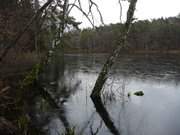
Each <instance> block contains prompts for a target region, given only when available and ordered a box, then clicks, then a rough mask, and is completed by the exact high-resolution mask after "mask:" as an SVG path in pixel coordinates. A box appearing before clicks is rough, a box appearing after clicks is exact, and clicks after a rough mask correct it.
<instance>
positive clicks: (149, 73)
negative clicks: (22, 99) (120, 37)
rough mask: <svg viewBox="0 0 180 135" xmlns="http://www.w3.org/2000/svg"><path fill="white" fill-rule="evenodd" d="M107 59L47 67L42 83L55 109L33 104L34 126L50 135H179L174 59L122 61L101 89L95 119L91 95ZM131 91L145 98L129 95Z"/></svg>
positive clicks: (77, 58)
mask: <svg viewBox="0 0 180 135" xmlns="http://www.w3.org/2000/svg"><path fill="white" fill-rule="evenodd" d="M106 58H107V56H106V55H101V54H97V55H66V56H65V58H64V61H62V60H61V59H56V60H54V61H53V62H52V64H51V66H50V67H49V68H48V69H47V72H46V74H44V75H42V76H43V78H44V79H43V80H42V82H43V86H44V87H45V88H46V90H47V91H49V93H50V95H51V96H52V99H53V100H54V101H55V102H56V103H57V105H58V108H57V107H56V108H53V107H52V106H49V105H48V103H47V102H46V101H45V100H42V99H40V98H39V99H37V104H36V109H37V108H38V111H36V117H37V120H38V122H37V123H39V125H41V126H43V130H44V131H46V133H47V134H49V135H59V134H62V133H63V132H65V131H66V130H67V129H68V128H74V129H75V131H76V133H77V134H78V135H79V134H80V135H91V134H92V133H94V134H95V133H97V134H98V135H111V134H112V133H113V132H112V128H114V129H115V130H117V131H118V133H114V134H121V135H180V117H179V115H180V83H179V82H180V59H179V56H174V55H173V56H172V55H169V56H152V55H135V56H134V55H131V56H127V55H126V56H121V57H120V58H119V59H118V61H117V63H116V64H115V65H114V67H113V69H112V72H111V73H110V74H109V79H108V80H107V83H106V85H105V86H104V88H103V93H102V103H103V104H102V105H104V109H105V110H103V108H102V109H100V111H102V112H99V113H98V112H97V111H98V109H97V108H95V105H94V104H93V102H92V100H91V98H90V94H91V91H92V89H93V86H94V83H95V81H96V78H97V75H98V73H99V71H100V69H101V68H102V65H103V63H104V62H105V59H106ZM135 91H143V92H144V96H142V97H138V96H135V95H133V92H135ZM128 93H131V96H130V97H128V96H127V94H128ZM105 111H107V112H106V113H103V112H105ZM101 113H102V115H103V116H104V118H102V115H101ZM106 115H108V116H106ZM108 118H109V121H110V122H111V124H109V127H107V126H108V125H107V124H105V123H106V122H105V121H108ZM104 120H105V121H104ZM112 126H113V127H112Z"/></svg>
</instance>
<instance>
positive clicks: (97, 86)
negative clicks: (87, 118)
mask: <svg viewBox="0 0 180 135" xmlns="http://www.w3.org/2000/svg"><path fill="white" fill-rule="evenodd" d="M136 3H137V0H131V2H130V5H129V9H128V12H127V20H126V23H125V25H124V33H123V36H122V37H121V38H120V41H119V43H118V46H117V48H116V49H115V50H114V52H113V53H112V55H111V56H110V57H109V58H108V59H107V61H106V63H105V64H104V66H103V68H102V70H101V72H100V73H99V76H98V78H97V80H96V83H95V86H94V88H93V91H92V93H91V97H99V96H100V94H101V90H102V87H103V85H104V83H105V82H106V80H107V78H108V76H107V75H108V73H109V71H110V69H111V67H112V65H113V64H114V63H115V61H116V59H117V58H118V56H119V55H120V54H121V52H122V50H123V49H125V48H126V41H127V36H128V34H129V30H130V28H131V24H132V21H133V15H134V11H135V7H136Z"/></svg>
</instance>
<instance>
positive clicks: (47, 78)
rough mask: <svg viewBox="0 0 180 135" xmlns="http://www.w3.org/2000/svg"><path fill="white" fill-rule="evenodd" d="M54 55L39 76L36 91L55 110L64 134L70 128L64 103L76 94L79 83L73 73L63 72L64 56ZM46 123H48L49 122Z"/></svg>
mask: <svg viewBox="0 0 180 135" xmlns="http://www.w3.org/2000/svg"><path fill="white" fill-rule="evenodd" d="M54 55H55V56H54V57H52V61H51V62H50V64H49V65H48V67H47V69H45V73H44V74H43V75H42V76H41V77H42V78H41V81H42V82H40V84H38V89H39V92H40V95H41V96H42V98H43V99H45V101H46V102H47V103H48V104H49V106H50V107H51V108H53V110H55V113H56V115H57V116H58V118H59V119H60V120H61V122H62V124H63V126H64V127H65V129H66V132H68V131H69V129H70V128H71V127H70V124H69V122H68V120H67V117H66V108H65V106H64V103H65V102H66V101H67V100H68V98H69V97H70V96H71V95H72V94H73V93H74V92H76V90H77V88H78V87H79V84H80V83H81V82H80V81H78V80H76V79H75V78H74V74H73V73H71V72H69V71H66V70H65V62H64V55H61V54H58V53H57V54H54ZM72 80H75V81H72ZM47 112H48V110H47ZM46 122H47V123H49V121H46ZM47 123H46V124H47Z"/></svg>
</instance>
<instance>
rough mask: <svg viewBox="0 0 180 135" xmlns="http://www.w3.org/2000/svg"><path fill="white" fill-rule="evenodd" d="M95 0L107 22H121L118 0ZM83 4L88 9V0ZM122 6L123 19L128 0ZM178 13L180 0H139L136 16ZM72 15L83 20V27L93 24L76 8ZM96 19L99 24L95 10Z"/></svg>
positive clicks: (142, 18)
mask: <svg viewBox="0 0 180 135" xmlns="http://www.w3.org/2000/svg"><path fill="white" fill-rule="evenodd" d="M94 2H96V3H97V4H98V5H99V8H100V10H101V13H102V15H103V18H104V22H105V24H109V23H117V22H119V20H120V19H119V18H120V17H119V12H120V11H119V4H118V0H94ZM82 5H83V6H84V10H87V9H88V7H87V0H82ZM122 6H123V17H122V18H123V19H122V20H125V18H126V11H127V8H128V2H122ZM95 11H96V10H95V9H94V12H95ZM178 13H180V0H138V2H137V7H136V11H135V17H136V18H138V20H144V19H153V18H160V17H169V16H177V15H178ZM71 15H73V16H74V17H75V18H76V19H77V20H78V21H81V22H83V23H82V24H81V26H80V27H81V28H82V27H90V26H91V25H90V23H89V22H88V21H87V20H86V18H85V17H84V16H83V15H82V14H81V13H80V12H79V11H78V10H75V9H74V10H73V11H72V13H71ZM95 20H96V24H97V25H99V24H100V21H99V18H98V15H97V12H95Z"/></svg>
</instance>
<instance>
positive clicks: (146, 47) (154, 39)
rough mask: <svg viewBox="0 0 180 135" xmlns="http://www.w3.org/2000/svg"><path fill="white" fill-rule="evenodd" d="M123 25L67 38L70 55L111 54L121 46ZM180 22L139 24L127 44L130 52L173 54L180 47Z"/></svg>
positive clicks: (166, 20) (172, 19)
mask: <svg viewBox="0 0 180 135" xmlns="http://www.w3.org/2000/svg"><path fill="white" fill-rule="evenodd" d="M122 33H123V24H120V23H117V24H110V25H106V26H100V27H97V28H96V30H94V29H91V28H86V29H83V30H81V31H77V30H75V31H71V32H69V33H67V34H66V37H67V38H68V40H66V47H67V49H66V50H67V51H69V52H71V51H73V50H74V51H78V50H80V51H82V52H109V51H111V50H113V48H114V47H115V46H116V45H117V42H118V40H119V39H118V38H119V37H120V35H121V34H122ZM179 35H180V18H179V17H169V18H159V19H153V20H151V21H150V20H139V21H135V22H134V23H133V25H132V28H131V30H130V33H129V36H128V39H127V43H126V45H127V46H128V48H129V50H130V51H143V52H147V51H158V52H161V51H164V52H166V51H173V50H179V47H180V44H179V43H180V38H179Z"/></svg>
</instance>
